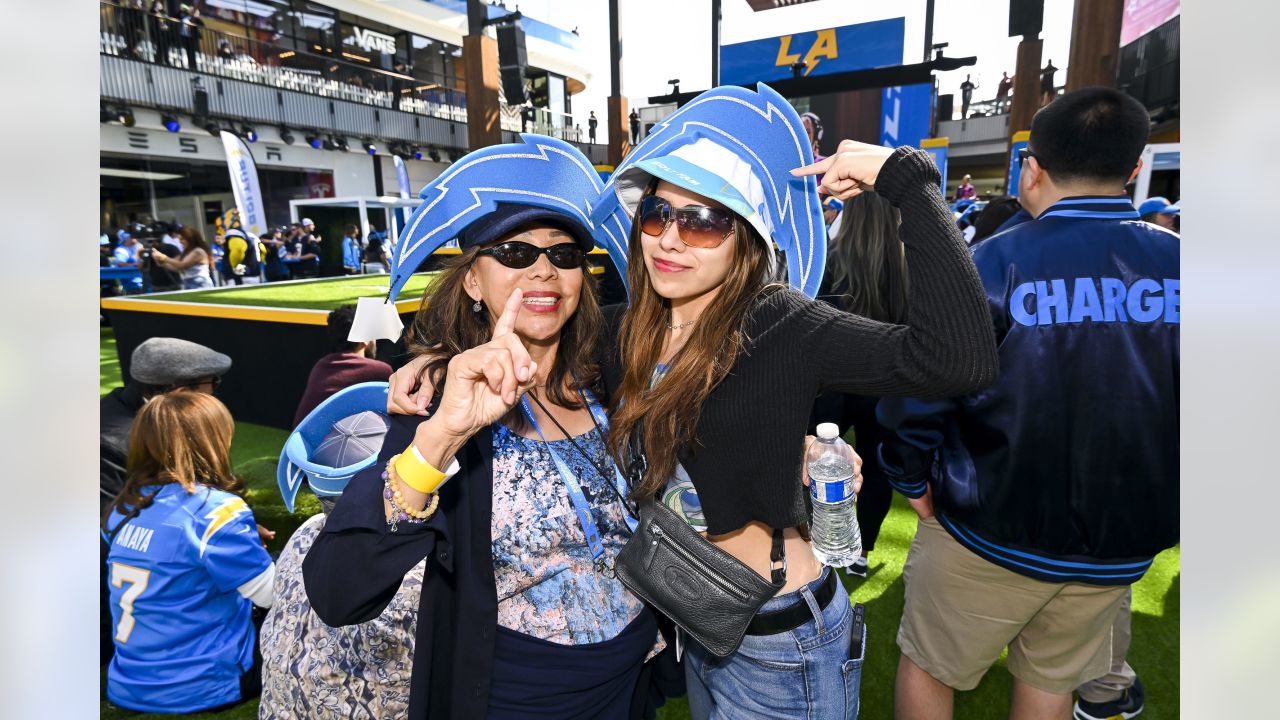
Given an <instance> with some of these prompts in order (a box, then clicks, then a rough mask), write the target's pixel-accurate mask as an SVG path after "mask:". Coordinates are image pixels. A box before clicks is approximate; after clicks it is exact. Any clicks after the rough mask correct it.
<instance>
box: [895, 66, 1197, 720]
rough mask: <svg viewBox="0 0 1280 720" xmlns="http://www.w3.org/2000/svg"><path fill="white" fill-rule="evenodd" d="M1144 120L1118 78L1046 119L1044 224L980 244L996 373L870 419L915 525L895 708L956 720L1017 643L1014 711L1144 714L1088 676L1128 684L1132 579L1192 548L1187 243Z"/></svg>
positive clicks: (1074, 97)
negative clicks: (1153, 214) (1184, 343)
mask: <svg viewBox="0 0 1280 720" xmlns="http://www.w3.org/2000/svg"><path fill="white" fill-rule="evenodd" d="M1149 127H1150V122H1149V120H1148V117H1147V112H1146V110H1145V109H1144V108H1143V107H1142V105H1141V104H1140V103H1138V101H1136V100H1134V99H1133V98H1132V97H1129V96H1128V95H1125V94H1124V93H1121V92H1118V91H1116V90H1112V89H1107V88H1086V89H1083V90H1078V91H1075V92H1072V93H1068V94H1066V95H1063V96H1062V97H1060V98H1058V99H1057V100H1055V101H1054V102H1053V103H1051V104H1049V105H1048V106H1046V107H1045V108H1043V109H1042V110H1040V111H1039V112H1038V113H1037V114H1036V116H1035V119H1034V120H1033V121H1032V125H1031V139H1030V142H1029V148H1028V150H1027V152H1025V153H1023V158H1022V161H1021V162H1022V172H1021V175H1020V178H1019V183H1018V187H1019V191H1020V194H1019V201H1020V202H1021V204H1022V205H1023V206H1024V208H1026V209H1027V210H1028V211H1029V212H1030V213H1031V215H1032V216H1033V217H1034V218H1035V219H1034V220H1032V221H1029V222H1025V223H1022V224H1020V225H1017V226H1016V227H1014V228H1012V229H1010V230H1007V231H1005V232H1002V233H998V234H996V235H993V236H991V237H989V238H987V239H986V240H983V241H982V242H979V243H978V244H976V245H975V246H974V251H973V259H974V264H975V265H976V266H977V268H978V274H979V276H980V277H981V278H982V281H983V284H984V286H985V287H986V289H987V295H988V303H989V306H990V308H991V312H992V320H993V324H994V329H995V333H996V344H997V345H998V347H999V349H1000V376H999V378H998V379H997V380H996V383H995V384H994V385H993V386H992V387H990V388H989V389H987V390H984V391H983V392H982V393H981V394H978V395H972V396H967V397H961V398H954V399H951V400H945V401H930V402H924V401H919V400H900V399H885V400H882V401H881V403H880V405H879V407H878V409H877V415H878V417H879V419H880V422H881V423H882V424H884V425H885V426H886V427H888V428H889V429H890V430H892V431H893V432H892V433H891V434H890V435H889V439H887V440H886V441H885V442H884V443H882V444H881V446H880V448H879V450H878V452H879V453H880V458H881V464H882V467H883V468H884V470H885V472H886V474H887V475H888V476H889V478H890V484H892V485H893V486H894V487H895V489H897V490H898V491H900V492H902V493H903V494H904V495H906V496H907V497H908V498H910V499H911V503H912V506H913V507H914V508H915V509H916V512H917V513H919V515H920V518H921V519H920V522H919V525H918V528H917V531H916V537H915V540H914V542H913V543H912V546H911V551H910V553H909V555H908V557H907V562H906V567H905V569H904V572H903V578H904V582H905V584H906V603H905V607H904V609H903V614H902V624H901V627H900V628H899V631H898V646H899V647H900V648H901V650H902V657H901V660H900V662H899V665H898V679H897V688H896V715H897V717H898V718H911V719H912V720H923V719H925V718H931V719H932V718H950V717H951V712H952V701H953V695H954V691H955V690H969V689H972V688H973V687H975V686H976V685H977V684H978V682H979V681H980V680H981V679H982V676H983V675H984V674H985V673H986V671H987V669H988V668H989V667H990V666H991V665H992V664H993V663H994V662H995V661H996V659H997V658H998V657H999V656H1000V653H1001V652H1002V651H1003V650H1004V649H1005V648H1006V647H1007V648H1008V651H1009V661H1008V667H1009V671H1010V673H1011V674H1012V675H1013V676H1014V683H1013V698H1012V701H1011V708H1010V714H1009V716H1010V718H1012V720H1030V719H1032V718H1035V719H1037V720H1038V719H1040V718H1058V719H1062V720H1065V718H1068V717H1069V716H1071V714H1072V705H1071V697H1072V695H1071V694H1072V691H1073V690H1075V689H1076V688H1077V687H1080V686H1081V685H1085V684H1086V683H1087V684H1088V685H1087V686H1086V687H1082V688H1081V702H1080V703H1079V705H1078V706H1077V707H1076V711H1075V712H1076V715H1075V716H1076V718H1079V719H1081V720H1091V719H1095V718H1105V717H1112V716H1123V717H1133V716H1135V715H1136V714H1138V713H1140V712H1141V711H1142V705H1143V698H1142V688H1141V684H1140V683H1134V684H1132V687H1131V688H1129V689H1118V688H1117V685H1116V684H1114V683H1113V684H1112V685H1110V687H1109V688H1101V687H1098V686H1096V685H1095V683H1093V682H1090V681H1095V680H1097V679H1099V678H1103V676H1107V677H1109V678H1110V677H1112V676H1113V675H1117V676H1118V675H1123V674H1124V671H1125V670H1127V671H1128V678H1129V680H1128V681H1129V682H1131V683H1132V678H1133V675H1132V670H1131V669H1129V668H1128V666H1127V665H1124V655H1125V653H1126V651H1127V645H1128V633H1127V630H1128V622H1127V620H1128V615H1127V613H1128V608H1127V603H1128V599H1129V597H1130V590H1129V588H1130V585H1131V584H1132V583H1134V582H1137V581H1138V580H1139V579H1140V578H1141V577H1142V576H1143V574H1144V573H1145V572H1146V571H1147V569H1148V568H1149V567H1150V566H1151V563H1152V561H1153V559H1154V557H1155V555H1156V554H1157V553H1159V552H1161V551H1162V550H1165V549H1167V548H1169V547H1172V546H1173V545H1175V544H1176V543H1177V542H1178V467H1179V466H1178V363H1179V350H1178V348H1179V327H1180V322H1181V301H1180V292H1179V285H1180V280H1179V248H1178V237H1177V236H1176V235H1174V234H1172V233H1169V232H1166V231H1164V230H1161V229H1159V228H1155V227H1152V226H1151V225H1149V224H1147V223H1143V222H1140V221H1139V220H1138V211H1137V210H1136V209H1134V207H1133V204H1132V203H1131V202H1130V201H1129V198H1128V197H1127V196H1126V195H1125V185H1126V184H1127V183H1128V182H1130V181H1132V179H1133V178H1134V177H1136V175H1137V172H1138V169H1139V168H1140V162H1139V157H1140V155H1141V153H1142V150H1143V147H1144V146H1145V145H1146V142H1147V134H1148V129H1149ZM1113 660H1114V661H1115V662H1113ZM1118 671H1119V672H1118ZM1104 693H1109V694H1110V695H1111V696H1110V697H1106V696H1104Z"/></svg>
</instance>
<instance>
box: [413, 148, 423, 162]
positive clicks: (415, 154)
mask: <svg viewBox="0 0 1280 720" xmlns="http://www.w3.org/2000/svg"><path fill="white" fill-rule="evenodd" d="M413 159H414V160H421V159H422V151H421V150H419V149H418V148H414V149H413Z"/></svg>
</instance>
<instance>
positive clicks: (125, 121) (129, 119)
mask: <svg viewBox="0 0 1280 720" xmlns="http://www.w3.org/2000/svg"><path fill="white" fill-rule="evenodd" d="M116 120H119V121H120V124H121V125H123V126H125V127H133V125H134V123H135V122H137V121H136V120H134V118H133V111H132V110H130V109H129V108H127V107H125V108H120V110H119V111H118V112H117V113H116Z"/></svg>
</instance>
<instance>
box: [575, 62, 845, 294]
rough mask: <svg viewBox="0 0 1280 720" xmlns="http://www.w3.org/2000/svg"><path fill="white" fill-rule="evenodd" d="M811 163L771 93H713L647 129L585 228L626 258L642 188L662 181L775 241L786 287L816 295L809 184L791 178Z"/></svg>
mask: <svg viewBox="0 0 1280 720" xmlns="http://www.w3.org/2000/svg"><path fill="white" fill-rule="evenodd" d="M812 162H813V148H812V147H811V146H810V144H809V137H808V135H806V134H805V130H804V125H803V123H801V121H800V116H799V115H798V114H797V113H796V111H795V108H793V107H791V104H790V103H788V102H787V101H786V99H785V98H783V97H782V96H781V95H779V94H778V93H777V92H776V91H774V90H773V88H771V87H769V86H768V85H765V84H764V83H760V84H758V85H757V86H756V91H755V92H752V91H751V90H747V89H746V88H740V87H736V86H725V87H718V88H713V89H711V90H708V91H706V92H704V93H702V94H701V95H699V96H697V97H696V98H694V99H693V100H691V101H690V102H689V104H687V105H685V106H684V107H682V108H680V109H679V110H677V111H676V112H674V113H672V114H671V115H669V116H668V117H667V118H666V119H665V120H663V121H662V122H660V123H658V124H657V125H654V127H653V129H652V130H651V131H650V132H649V135H648V136H647V137H645V139H644V140H641V141H640V144H639V145H636V147H635V148H634V149H633V150H632V151H631V153H630V154H629V155H627V157H626V158H625V159H623V161H622V163H621V164H619V165H618V167H617V169H616V170H614V172H613V175H612V177H611V178H610V179H609V182H608V183H607V184H606V185H605V192H604V195H603V196H602V197H601V201H600V204H599V206H597V207H596V210H595V212H594V213H593V215H592V220H593V221H594V222H595V223H596V225H597V227H598V228H599V229H600V231H601V232H603V233H604V234H605V236H606V237H607V238H608V240H609V242H610V243H615V242H616V243H619V248H621V250H622V251H623V255H622V257H623V258H625V248H626V242H627V238H628V237H629V232H630V230H631V218H633V217H634V216H635V211H636V206H637V205H639V203H640V199H641V197H642V196H643V194H644V190H645V188H646V187H647V186H648V184H649V182H650V179H651V178H653V177H656V178H659V179H661V180H666V181H667V182H670V183H672V184H673V185H677V186H679V187H682V188H684V189H686V190H690V191H692V192H696V193H698V194H699V195H703V196H705V197H709V198H711V199H713V200H716V201H718V202H720V203H721V204H723V205H725V206H726V207H728V208H729V209H731V210H733V211H734V212H735V213H737V214H738V215H740V216H741V217H742V218H743V219H744V220H746V221H747V222H748V223H750V224H751V226H752V227H753V228H755V229H756V231H757V232H759V233H760V237H762V238H764V240H765V241H766V242H768V241H769V240H772V241H773V242H775V243H777V245H778V247H779V248H781V249H782V251H783V253H785V254H786V257H787V277H788V280H789V281H790V283H791V285H792V286H793V287H795V288H796V289H798V290H800V291H802V292H804V293H805V294H806V295H808V296H809V297H814V296H815V295H817V293H818V286H819V285H820V284H821V283H822V272H823V269H824V268H825V266H826V256H827V235H826V225H825V224H824V223H823V221H822V205H821V203H820V201H819V199H818V183H817V180H816V179H815V178H814V177H813V176H807V177H803V178H797V177H794V176H792V175H791V170H792V169H794V168H798V167H800V166H802V165H808V164H810V163H812ZM606 247H609V248H610V252H611V253H612V252H613V247H612V245H608V246H606ZM619 267H623V266H622V265H620V266H619ZM624 277H625V273H624Z"/></svg>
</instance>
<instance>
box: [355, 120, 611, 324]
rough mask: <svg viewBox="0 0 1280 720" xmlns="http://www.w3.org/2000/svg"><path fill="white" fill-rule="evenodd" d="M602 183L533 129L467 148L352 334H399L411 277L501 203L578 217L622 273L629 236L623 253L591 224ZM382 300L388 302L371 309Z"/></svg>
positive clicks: (416, 215)
mask: <svg viewBox="0 0 1280 720" xmlns="http://www.w3.org/2000/svg"><path fill="white" fill-rule="evenodd" d="M602 188H603V184H602V183H601V182H600V176H599V174H598V173H597V172H596V170H595V168H594V167H592V165H591V161H590V160H588V159H587V156H586V155H583V154H582V151H581V150H579V149H577V148H576V147H574V146H572V145H570V144H569V143H567V142H565V141H563V140H559V139H557V138H553V137H547V136H545V135H534V134H529V133H526V134H523V135H521V136H520V142H518V143H509V144H504V145H491V146H489V147H485V148H481V149H479V150H473V151H472V152H469V153H467V154H466V155H464V156H463V157H462V158H460V159H459V160H458V161H457V162H455V163H453V164H452V165H450V166H449V168H448V169H447V170H445V171H444V172H443V173H441V174H440V176H439V177H437V178H436V179H434V180H432V181H431V182H429V183H427V185H426V187H424V188H422V192H420V193H418V197H420V198H422V200H423V203H422V204H421V205H419V206H418V207H417V208H416V209H414V211H413V213H412V214H411V215H410V216H409V218H408V220H407V221H406V222H405V227H404V230H403V231H402V232H401V233H400V240H399V243H398V244H397V245H396V248H395V252H394V254H393V255H392V258H391V287H390V290H389V291H388V293H387V297H386V300H385V302H384V301H378V300H376V299H375V298H360V299H359V302H358V308H357V311H356V319H355V322H354V323H353V324H352V335H351V338H352V339H353V340H357V339H358V340H361V341H363V340H369V339H372V337H389V338H390V339H392V340H394V339H396V338H397V337H398V336H399V328H400V321H399V317H398V316H396V315H395V305H394V301H395V298H396V296H397V295H399V293H400V290H401V288H403V287H404V284H405V282H407V281H408V280H409V276H410V275H412V274H413V273H414V271H415V270H417V269H418V267H419V266H420V265H421V264H422V262H423V261H424V260H426V259H427V257H428V256H430V255H431V253H433V252H435V251H436V250H437V249H439V248H440V246H442V245H444V244H445V243H447V242H449V241H450V240H453V239H454V238H456V237H457V236H458V234H459V233H461V232H462V231H463V230H465V229H466V228H467V227H468V226H469V225H471V223H473V222H475V221H476V220H478V219H480V218H482V217H484V216H485V215H488V214H489V213H492V212H493V211H494V210H496V209H497V206H498V203H521V204H524V205H533V206H537V207H544V208H547V209H549V210H554V211H556V212H559V213H563V214H565V215H567V216H569V217H572V218H575V219H577V220H578V221H579V222H580V223H581V224H582V226H583V227H585V228H590V229H591V231H592V234H593V236H594V237H595V241H596V245H597V246H601V247H605V248H610V250H609V254H610V257H611V258H612V259H613V261H614V263H615V264H617V263H619V262H621V264H620V265H618V268H619V272H622V269H623V268H625V267H626V253H625V240H624V241H623V242H624V245H623V246H622V247H623V249H624V252H623V253H622V255H621V257H620V258H619V256H618V255H617V254H616V253H615V250H614V249H612V248H611V246H610V244H609V242H610V240H611V238H609V237H608V235H607V233H604V232H602V231H600V230H599V229H597V228H595V226H594V225H593V224H592V222H591V215H592V212H593V211H594V210H595V205H596V203H597V202H599V199H600V192H601V190H602ZM622 274H624V275H625V272H623V273H622ZM375 304H380V305H381V306H382V307H381V308H375V309H368V308H372V307H373V306H374V305H375ZM375 314H376V319H375ZM362 315H363V316H364V317H362ZM393 328H394V331H393V330H392V329H393ZM392 332H394V333H395V334H394V335H392V334H391V333H392ZM377 333H381V334H377Z"/></svg>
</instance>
